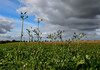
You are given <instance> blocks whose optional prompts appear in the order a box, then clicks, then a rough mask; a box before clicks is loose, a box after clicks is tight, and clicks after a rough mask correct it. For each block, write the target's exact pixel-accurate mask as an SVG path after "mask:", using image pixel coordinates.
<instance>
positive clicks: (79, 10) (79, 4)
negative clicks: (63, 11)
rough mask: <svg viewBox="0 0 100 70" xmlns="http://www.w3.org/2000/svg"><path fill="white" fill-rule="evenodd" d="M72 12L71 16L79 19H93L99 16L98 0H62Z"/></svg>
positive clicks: (99, 1)
mask: <svg viewBox="0 0 100 70" xmlns="http://www.w3.org/2000/svg"><path fill="white" fill-rule="evenodd" d="M62 2H63V3H64V4H68V5H69V6H70V8H71V9H72V10H73V12H72V15H73V16H75V17H80V18H94V17H95V16H96V15H98V14H100V0H62Z"/></svg>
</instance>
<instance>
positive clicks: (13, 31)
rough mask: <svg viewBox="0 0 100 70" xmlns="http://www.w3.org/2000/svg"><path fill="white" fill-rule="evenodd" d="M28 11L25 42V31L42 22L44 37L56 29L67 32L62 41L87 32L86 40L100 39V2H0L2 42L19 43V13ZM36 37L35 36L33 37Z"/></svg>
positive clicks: (65, 0) (5, 0)
mask: <svg viewBox="0 0 100 70" xmlns="http://www.w3.org/2000/svg"><path fill="white" fill-rule="evenodd" d="M21 11H22V12H25V11H27V15H28V16H29V18H28V19H26V20H25V21H24V36H23V40H28V34H27V31H26V28H28V29H30V28H31V27H32V28H33V29H36V28H37V22H36V21H37V18H38V17H40V18H42V19H44V21H43V22H41V23H40V31H41V32H42V33H43V35H42V36H43V38H44V39H46V38H45V37H46V36H47V35H48V34H50V33H53V32H56V31H57V30H59V29H60V30H65V32H64V33H63V39H64V40H68V39H71V38H72V36H73V33H74V32H76V33H81V32H84V33H86V34H87V39H86V40H100V0H0V40H13V39H15V40H20V33H21V18H20V12H21ZM33 36H34V34H33Z"/></svg>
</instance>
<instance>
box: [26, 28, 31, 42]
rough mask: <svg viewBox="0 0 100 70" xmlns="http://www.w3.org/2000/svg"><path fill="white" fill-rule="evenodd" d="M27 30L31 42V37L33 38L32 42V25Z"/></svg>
mask: <svg viewBox="0 0 100 70" xmlns="http://www.w3.org/2000/svg"><path fill="white" fill-rule="evenodd" d="M26 30H27V31H28V35H29V42H30V38H31V42H33V35H32V33H31V32H32V31H33V30H32V27H31V30H29V29H26Z"/></svg>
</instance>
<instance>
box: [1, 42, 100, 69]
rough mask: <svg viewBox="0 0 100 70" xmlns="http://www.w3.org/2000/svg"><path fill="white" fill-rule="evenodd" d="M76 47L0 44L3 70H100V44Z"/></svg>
mask: <svg viewBox="0 0 100 70" xmlns="http://www.w3.org/2000/svg"><path fill="white" fill-rule="evenodd" d="M76 46H77V45H72V44H71V45H70V47H69V45H66V44H65V45H64V46H63V47H62V46H61V45H60V44H57V45H55V46H53V44H40V45H38V44H30V43H25V44H23V43H22V44H21V45H20V46H19V45H18V43H16V44H0V70H100V45H80V46H81V47H79V49H78V50H77V47H76ZM18 48H19V49H18ZM68 50H69V51H68Z"/></svg>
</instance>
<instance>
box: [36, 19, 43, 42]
mask: <svg viewBox="0 0 100 70" xmlns="http://www.w3.org/2000/svg"><path fill="white" fill-rule="evenodd" d="M41 21H43V19H40V18H38V34H37V35H38V36H37V37H38V42H39V39H40V36H39V33H40V32H39V23H40V22H41Z"/></svg>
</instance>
